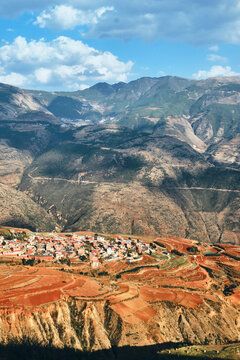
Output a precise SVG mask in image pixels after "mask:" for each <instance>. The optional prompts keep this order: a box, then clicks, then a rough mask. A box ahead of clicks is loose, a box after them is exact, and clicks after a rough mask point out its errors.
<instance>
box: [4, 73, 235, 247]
mask: <svg viewBox="0 0 240 360" xmlns="http://www.w3.org/2000/svg"><path fill="white" fill-rule="evenodd" d="M239 91H240V89H239V78H238V77H234V78H231V77H229V78H224V79H223V78H213V79H208V80H202V81H195V80H188V79H183V78H178V77H169V76H166V77H162V78H142V79H138V80H136V81H132V82H130V83H128V84H126V83H118V84H114V85H109V84H106V83H99V84H96V85H94V86H93V87H91V88H89V89H86V90H83V91H77V92H72V93H66V92H65V93H57V92H54V93H48V92H42V91H30V90H22V89H18V88H14V87H11V86H8V85H4V84H1V86H0V105H1V108H0V110H1V114H0V148H1V154H2V155H1V156H0V175H1V184H0V187H1V188H2V191H1V192H0V194H1V202H0V210H1V211H0V223H1V224H2V225H6V226H11V225H12V226H18V227H28V228H31V229H32V230H36V229H39V230H42V231H44V230H47V231H49V230H54V229H55V230H57V231H60V230H61V231H77V230H89V231H93V232H102V233H129V234H132V235H134V234H135V235H146V236H151V235H154V236H157V235H159V236H175V237H182V238H186V237H187V238H191V239H195V240H198V241H201V242H206V243H214V242H217V241H219V239H220V240H221V242H223V243H229V242H230V243H232V244H239V239H240V228H239V216H240V209H239V194H240V193H239V192H240V187H239V184H240V181H239V175H240V172H239V139H238V137H239V96H238V95H239ZM1 204H2V205H1ZM3 204H4V206H3ZM16 204H17V206H16ZM17 209H21V211H18V210H17ZM28 209H31V210H32V215H33V216H31V215H30V213H29V210H28ZM40 214H45V215H44V217H45V221H44V222H41V221H40V218H41V215H40ZM47 224H48V225H47Z"/></svg>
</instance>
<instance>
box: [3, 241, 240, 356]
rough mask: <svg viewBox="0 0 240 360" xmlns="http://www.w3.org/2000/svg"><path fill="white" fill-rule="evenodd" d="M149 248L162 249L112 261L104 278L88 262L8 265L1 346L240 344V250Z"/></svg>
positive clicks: (192, 244)
mask: <svg viewBox="0 0 240 360" xmlns="http://www.w3.org/2000/svg"><path fill="white" fill-rule="evenodd" d="M145 241H146V242H147V241H149V242H150V241H151V242H152V243H155V244H156V246H155V249H154V250H153V252H152V254H150V255H143V257H142V260H141V261H138V262H136V263H129V262H127V261H126V260H118V261H111V262H107V261H105V262H102V263H101V265H100V267H99V268H98V269H97V270H93V269H91V267H90V264H89V263H88V262H87V261H84V262H79V263H77V262H75V263H73V264H72V265H71V266H67V265H62V264H58V263H56V262H55V263H54V262H52V263H47V264H45V265H44V264H43V263H41V264H37V265H35V266H33V267H32V266H23V265H21V264H20V261H19V260H18V261H17V260H16V261H15V265H14V261H13V262H12V263H11V262H9V260H8V263H4V262H2V263H1V264H0V325H1V332H0V342H7V340H6V339H7V338H8V336H9V332H11V334H12V335H11V336H12V339H13V340H14V339H16V338H17V337H19V336H20V338H21V337H22V336H25V337H27V338H28V337H30V338H31V337H33V336H34V339H35V338H37V339H38V341H40V342H43V343H48V342H49V337H52V336H53V337H54V340H51V341H52V342H53V343H54V344H55V345H56V346H60V347H61V346H70V347H75V348H78V349H82V348H87V349H88V350H94V349H95V350H96V349H103V348H109V346H111V345H112V344H113V345H114V344H117V345H118V346H126V345H131V346H145V345H149V344H158V343H164V342H169V341H172V342H175V343H178V342H180V343H182V342H187V343H188V344H202V345H204V344H206V343H207V344H226V343H229V342H230V341H231V342H232V341H234V342H238V341H240V318H239V311H240V261H239V260H238V255H239V253H240V248H239V247H237V246H234V245H221V246H219V244H215V245H199V244H198V243H197V242H196V241H191V240H185V239H173V238H171V239H169V238H161V239H149V240H147V239H146V240H145ZM159 244H160V245H161V246H160V245H159ZM17 263H18V264H17ZM26 319H27V320H26ZM26 322H27V325H26ZM28 329H30V330H28ZM19 334H20V335H19ZM53 334H54V335H53ZM73 339H74V340H73ZM86 339H88V340H86ZM14 341H15V340H14ZM82 341H83V343H82ZM86 344H87V345H86Z"/></svg>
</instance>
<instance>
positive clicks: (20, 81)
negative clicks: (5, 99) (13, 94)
mask: <svg viewBox="0 0 240 360" xmlns="http://www.w3.org/2000/svg"><path fill="white" fill-rule="evenodd" d="M26 80H27V79H26V77H25V76H23V75H21V74H17V73H15V72H11V73H10V74H7V75H6V74H5V75H4V74H3V75H0V82H1V83H5V84H10V85H13V86H24V84H25V82H26Z"/></svg>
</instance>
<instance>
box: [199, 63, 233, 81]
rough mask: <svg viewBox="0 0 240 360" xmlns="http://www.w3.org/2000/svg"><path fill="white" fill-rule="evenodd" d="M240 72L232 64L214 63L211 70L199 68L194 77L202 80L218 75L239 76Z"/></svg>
mask: <svg viewBox="0 0 240 360" xmlns="http://www.w3.org/2000/svg"><path fill="white" fill-rule="evenodd" d="M238 75H240V74H238V73H236V72H235V71H233V70H232V68H231V67H230V66H225V67H224V66H221V65H214V66H212V67H211V69H210V70H199V71H198V72H197V73H195V74H193V78H194V79H197V80H200V79H206V78H209V77H218V76H238Z"/></svg>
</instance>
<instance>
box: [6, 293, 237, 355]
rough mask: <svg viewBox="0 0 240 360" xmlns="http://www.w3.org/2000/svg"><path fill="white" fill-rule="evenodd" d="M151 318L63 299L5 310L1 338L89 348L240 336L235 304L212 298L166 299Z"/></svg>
mask: <svg viewBox="0 0 240 360" xmlns="http://www.w3.org/2000/svg"><path fill="white" fill-rule="evenodd" d="M154 308H155V310H156V314H155V316H153V317H152V318H151V319H150V320H149V321H147V322H146V321H139V322H138V323H137V324H136V323H135V324H132V323H129V322H127V321H125V320H124V319H122V318H121V316H120V315H119V314H117V313H116V312H115V311H114V310H112V309H111V307H109V305H108V304H107V303H104V302H93V301H89V302H82V301H76V300H71V301H66V300H65V301H64V300H62V301H59V302H57V303H53V304H50V305H45V306H44V307H41V308H34V309H20V308H19V309H4V310H1V317H0V328H1V331H0V342H1V343H3V344H8V343H11V342H12V341H16V342H19V343H21V341H22V340H29V339H30V340H31V341H33V342H34V343H39V344H41V345H49V344H50V345H53V346H55V347H59V348H63V347H64V346H67V347H73V348H75V349H79V350H84V351H95V350H100V349H110V348H111V347H112V346H118V347H122V346H125V345H130V346H144V345H153V344H159V343H164V342H175V343H178V342H189V343H194V344H220V343H221V344H223V343H229V342H237V341H239V340H240V317H239V313H238V310H237V309H236V308H234V307H233V306H231V305H229V304H227V303H222V304H220V305H218V306H216V305H215V304H214V303H212V302H211V301H208V302H207V303H206V304H205V305H204V306H201V307H200V308H195V309H193V308H186V307H182V306H178V305H177V306H174V305H172V304H171V303H169V302H161V303H159V304H156V305H155V306H154Z"/></svg>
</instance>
